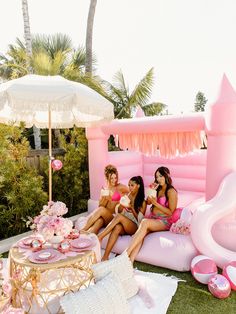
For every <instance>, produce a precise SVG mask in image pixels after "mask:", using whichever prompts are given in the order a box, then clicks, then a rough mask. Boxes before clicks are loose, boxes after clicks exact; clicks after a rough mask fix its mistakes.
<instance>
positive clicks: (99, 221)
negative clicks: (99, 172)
mask: <svg viewBox="0 0 236 314" xmlns="http://www.w3.org/2000/svg"><path fill="white" fill-rule="evenodd" d="M104 175H105V179H106V181H107V187H106V188H107V189H108V190H109V195H108V196H101V197H100V200H99V207H98V208H97V209H95V210H94V211H93V212H92V213H91V214H90V215H89V217H88V220H87V223H86V225H85V226H84V228H83V229H82V230H84V231H89V232H94V233H96V234H97V233H98V231H99V229H100V228H102V227H106V226H107V225H108V224H109V222H110V221H111V220H112V219H113V214H114V212H115V207H116V205H117V204H118V203H119V200H120V198H121V196H123V195H124V194H126V193H128V191H129V189H128V187H127V186H126V185H124V184H121V183H119V182H118V171H117V169H116V167H115V166H113V165H107V166H106V167H105V170H104Z"/></svg>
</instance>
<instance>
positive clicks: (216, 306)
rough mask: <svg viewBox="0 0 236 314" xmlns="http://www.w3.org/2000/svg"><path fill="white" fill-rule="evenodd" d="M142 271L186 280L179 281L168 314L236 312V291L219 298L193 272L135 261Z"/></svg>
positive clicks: (221, 313)
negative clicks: (194, 276)
mask: <svg viewBox="0 0 236 314" xmlns="http://www.w3.org/2000/svg"><path fill="white" fill-rule="evenodd" d="M134 267H136V268H138V269H139V270H142V271H147V272H154V273H160V274H167V275H170V276H175V277H177V278H179V279H183V280H185V282H182V281H180V282H179V283H178V288H177V291H176V293H175V295H174V296H173V298H172V301H171V303H170V306H169V308H168V311H167V314H182V313H183V314H236V292H235V291H232V292H231V295H230V296H229V297H228V298H226V299H223V300H221V299H217V298H215V297H213V295H212V294H211V293H210V292H209V291H208V288H207V285H203V284H201V283H198V282H197V281H196V280H195V279H194V278H193V276H192V275H191V272H178V271H174V270H170V269H166V268H161V267H157V266H153V265H149V264H144V263H140V262H135V263H134Z"/></svg>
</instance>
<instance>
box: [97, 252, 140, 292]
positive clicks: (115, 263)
mask: <svg viewBox="0 0 236 314" xmlns="http://www.w3.org/2000/svg"><path fill="white" fill-rule="evenodd" d="M92 271H93V274H94V277H95V281H97V280H100V279H102V278H103V277H104V276H106V275H107V274H108V273H109V272H111V271H112V272H114V273H115V274H116V275H117V276H118V277H119V278H120V281H121V283H122V286H123V289H124V291H125V295H126V297H127V298H131V297H133V296H134V295H136V294H137V292H138V285H137V282H136V280H135V279H134V270H133V265H132V263H131V261H130V259H129V257H128V255H127V252H126V251H125V252H123V253H122V254H121V255H119V256H117V257H115V258H112V259H110V260H108V261H104V262H101V263H97V264H93V265H92Z"/></svg>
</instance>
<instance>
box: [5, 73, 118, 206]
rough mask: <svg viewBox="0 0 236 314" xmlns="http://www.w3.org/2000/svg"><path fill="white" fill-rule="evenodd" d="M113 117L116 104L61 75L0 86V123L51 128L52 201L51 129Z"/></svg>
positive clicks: (50, 190)
mask: <svg viewBox="0 0 236 314" xmlns="http://www.w3.org/2000/svg"><path fill="white" fill-rule="evenodd" d="M113 118H114V113H113V105H112V104H111V103H110V102H109V101H108V100H106V99H105V98H104V97H102V96H101V95H99V94H98V93H97V92H95V91H94V90H92V89H91V88H89V87H87V86H85V85H83V84H80V83H77V82H72V81H69V80H66V79H65V78H63V77H61V76H41V75H26V76H23V77H21V78H18V79H15V80H11V81H8V82H6V83H2V84H0V122H1V123H5V124H12V123H15V124H16V125H19V123H20V122H21V121H23V122H24V123H25V125H26V127H32V126H33V125H36V126H37V127H38V128H48V138H49V140H48V142H49V201H51V200H52V168H51V161H52V137H51V129H52V128H69V127H73V126H74V125H75V126H78V127H89V126H97V125H100V124H102V123H106V122H109V121H111V120H112V119H113Z"/></svg>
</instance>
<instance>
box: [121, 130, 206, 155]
mask: <svg viewBox="0 0 236 314" xmlns="http://www.w3.org/2000/svg"><path fill="white" fill-rule="evenodd" d="M117 137H118V138H117ZM115 139H116V144H118V141H119V147H120V148H121V149H123V150H126V149H128V150H131V151H138V152H142V153H144V154H145V155H156V154H157V149H158V148H159V152H160V156H161V157H166V158H171V157H175V156H178V155H185V154H187V153H189V152H192V151H193V150H195V149H199V148H201V147H202V144H203V139H202V138H201V133H200V132H168V133H160V134H155V133H150V134H143V133H137V134H119V136H117V135H116V136H115Z"/></svg>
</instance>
